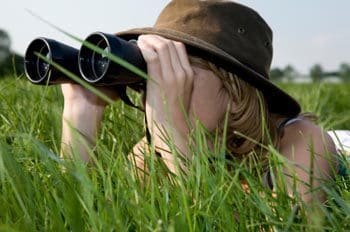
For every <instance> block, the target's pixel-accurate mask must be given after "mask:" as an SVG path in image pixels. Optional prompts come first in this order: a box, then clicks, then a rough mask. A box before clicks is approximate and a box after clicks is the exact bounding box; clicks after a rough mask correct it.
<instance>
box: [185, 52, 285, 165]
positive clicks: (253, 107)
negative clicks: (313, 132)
mask: <svg viewBox="0 0 350 232" xmlns="http://www.w3.org/2000/svg"><path fill="white" fill-rule="evenodd" d="M190 62H191V63H192V64H195V65H197V66H199V67H201V68H207V69H209V70H211V71H212V72H213V73H214V74H216V76H218V77H219V78H220V80H221V81H222V83H223V86H224V88H225V90H226V91H227V93H228V94H229V96H230V99H231V100H232V104H231V107H230V111H229V115H228V122H227V135H226V148H227V151H228V153H229V156H231V157H234V158H238V159H239V160H242V159H244V158H246V157H247V156H248V155H254V156H255V158H257V159H258V160H259V162H260V163H261V164H262V165H263V166H264V167H266V165H267V151H266V149H264V147H265V146H267V145H268V144H271V143H272V145H274V146H276V145H277V144H278V142H279V136H278V130H277V126H276V125H275V123H274V122H273V117H272V114H271V113H270V112H269V111H268V108H267V103H266V102H265V100H264V97H263V94H262V93H261V92H260V91H259V90H258V89H256V88H255V87H253V86H252V85H250V84H249V83H247V82H245V81H244V80H243V79H241V78H239V77H238V76H237V75H235V74H233V73H230V72H228V71H226V70H225V69H223V68H219V67H218V66H216V65H215V64H213V63H211V62H208V61H206V60H203V59H201V58H198V57H192V56H191V57H190ZM223 121H224V120H223ZM219 126H220V127H221V128H219V129H221V130H223V126H224V125H219Z"/></svg>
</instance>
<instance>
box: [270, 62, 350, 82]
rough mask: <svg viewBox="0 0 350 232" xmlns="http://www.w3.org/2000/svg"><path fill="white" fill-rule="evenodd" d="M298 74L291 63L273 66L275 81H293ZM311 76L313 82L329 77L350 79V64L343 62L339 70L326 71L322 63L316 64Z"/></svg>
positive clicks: (312, 68)
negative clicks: (280, 66) (277, 66)
mask: <svg viewBox="0 0 350 232" xmlns="http://www.w3.org/2000/svg"><path fill="white" fill-rule="evenodd" d="M297 75H298V71H297V70H296V69H295V68H294V67H293V66H291V65H287V66H286V67H285V68H272V69H271V71H270V78H271V80H273V81H281V80H286V81H291V80H293V79H294V78H295V77H296V76H297ZM309 76H310V78H311V80H312V81H313V82H318V81H322V80H323V79H325V78H328V77H338V78H340V79H341V80H342V81H350V64H349V63H342V64H340V65H339V68H338V70H335V71H325V70H324V69H323V67H322V66H321V65H320V64H315V65H313V66H312V67H311V68H310V71H309Z"/></svg>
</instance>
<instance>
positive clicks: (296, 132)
mask: <svg viewBox="0 0 350 232" xmlns="http://www.w3.org/2000/svg"><path fill="white" fill-rule="evenodd" d="M283 130H284V131H283V136H282V137H281V142H280V147H281V149H285V148H287V147H291V146H293V145H297V144H299V145H302V144H305V145H306V144H310V145H314V146H322V147H324V146H326V147H325V148H329V149H330V150H333V149H334V150H335V146H334V143H333V140H332V138H331V137H330V136H329V135H328V133H326V132H325V131H324V130H323V129H322V128H320V127H319V126H317V125H316V124H315V123H313V122H312V121H310V120H308V119H301V120H297V121H295V122H293V123H291V124H289V125H287V126H285V127H284V128H283ZM315 148H316V147H315Z"/></svg>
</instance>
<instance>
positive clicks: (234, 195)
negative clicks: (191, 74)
mask: <svg viewBox="0 0 350 232" xmlns="http://www.w3.org/2000/svg"><path fill="white" fill-rule="evenodd" d="M282 87H283V88H285V89H287V90H288V91H289V92H290V93H292V95H294V96H295V97H296V98H297V99H298V100H300V101H301V103H302V105H303V108H304V109H306V110H307V111H313V112H316V113H318V114H319V115H320V123H321V125H324V126H325V127H326V128H328V129H329V128H343V129H344V128H348V129H350V114H348V106H349V103H348V100H347V99H349V96H350V94H349V93H350V91H349V90H350V85H321V86H319V85H304V86H300V85H298V86H294V85H285V86H282ZM0 90H1V91H0V99H1V101H0V131H1V134H0V231H67V230H68V231H257V230H258V231H269V230H276V231H285V230H287V231H288V230H289V231H294V230H313V231H319V230H325V229H326V230H327V229H329V230H335V231H346V230H350V190H349V187H350V185H349V180H344V179H341V178H340V177H339V178H338V177H337V178H335V179H334V181H330V182H328V183H324V185H322V188H323V189H324V191H326V192H327V193H328V203H327V204H318V205H316V206H313V207H311V206H307V205H304V204H303V203H302V202H301V201H300V200H299V198H298V196H297V195H296V197H295V198H291V197H288V195H287V194H285V192H284V190H283V188H281V189H280V190H278V192H277V195H274V194H272V192H271V190H269V189H268V188H266V187H265V185H264V184H263V182H262V180H261V178H260V176H259V175H261V173H259V171H258V168H257V167H256V165H255V164H254V165H250V164H252V163H250V162H248V161H247V162H245V163H244V162H243V163H232V164H231V165H232V169H233V170H234V171H231V172H229V171H227V169H225V165H226V162H228V161H226V160H225V159H223V158H220V157H223V152H222V150H221V149H220V146H217V147H218V149H215V151H210V150H209V149H207V148H206V147H205V146H204V145H203V144H201V142H200V141H202V140H201V134H198V135H196V136H197V140H198V141H199V142H198V143H197V144H198V146H197V147H195V148H193V153H196V154H197V155H196V156H195V157H196V158H195V160H194V161H193V163H192V165H191V167H190V174H189V175H188V176H187V177H183V178H181V177H174V178H175V179H176V184H174V178H165V174H164V168H163V166H162V164H161V163H158V162H157V161H156V160H153V159H150V160H149V162H150V167H151V169H150V173H149V178H148V179H147V181H146V182H145V183H144V184H141V183H139V180H138V179H137V178H135V177H134V175H133V174H132V171H131V167H130V166H131V163H130V162H129V161H128V160H127V158H126V155H127V154H128V153H129V151H130V150H131V148H132V146H133V145H134V144H135V143H136V142H137V141H138V140H139V139H140V138H141V137H142V136H143V135H144V128H143V123H142V122H143V114H142V113H141V112H139V111H138V110H135V109H132V108H130V107H128V106H125V105H124V104H123V103H121V102H116V103H115V104H113V105H112V106H110V107H108V109H107V110H106V113H105V116H104V120H103V126H102V130H101V133H100V136H99V139H98V142H97V148H96V151H95V153H94V156H95V157H94V158H95V159H96V165H94V166H86V165H85V164H83V163H82V162H81V161H80V160H79V159H74V160H70V161H64V160H60V159H59V158H58V154H59V146H60V145H59V144H60V130H61V112H62V105H63V101H62V96H61V92H60V90H59V87H58V86H50V87H42V86H34V85H32V84H30V83H28V82H27V81H26V80H23V79H21V78H14V77H7V78H4V79H1V80H0ZM335 96H337V97H335ZM136 98H137V96H136ZM270 150H271V165H272V166H273V167H274V168H275V169H276V170H277V169H278V167H281V163H282V164H283V163H284V161H283V159H282V158H281V157H280V156H279V154H278V153H277V152H276V151H274V149H273V148H270ZM213 155H215V156H217V157H219V158H218V159H215V160H211V159H209V157H212V156H213ZM209 160H211V161H210V162H209ZM252 169H256V172H254V170H252ZM253 173H254V174H253ZM241 178H244V179H245V180H246V181H247V184H248V185H249V187H250V192H249V193H246V192H245V191H244V189H242V187H241V184H240V179H241ZM311 212H312V213H311Z"/></svg>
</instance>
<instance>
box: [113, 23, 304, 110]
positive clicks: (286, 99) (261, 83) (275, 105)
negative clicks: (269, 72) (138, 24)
mask: <svg viewBox="0 0 350 232" xmlns="http://www.w3.org/2000/svg"><path fill="white" fill-rule="evenodd" d="M142 34H155V35H159V36H163V37H165V38H167V39H171V40H175V41H179V42H182V43H184V44H185V45H186V49H187V51H188V53H189V54H192V55H197V56H199V57H205V58H206V59H207V60H209V61H211V62H213V63H215V64H216V65H218V66H219V67H222V68H224V69H225V70H227V71H229V72H232V73H234V74H236V75H237V76H238V77H239V78H241V79H242V80H244V81H246V82H248V83H249V84H251V85H252V86H254V87H256V88H257V89H259V90H260V91H261V92H262V93H263V94H264V97H265V99H266V101H267V104H268V107H269V110H270V112H272V113H276V114H280V115H283V116H296V115H298V114H299V113H300V110H301V109H300V105H299V104H298V102H297V101H296V100H295V99H294V98H292V97H291V96H290V95H288V94H287V93H286V92H284V91H283V90H281V89H280V88H279V87H277V86H276V85H274V84H273V83H272V82H271V81H269V80H268V79H267V77H264V76H262V75H261V74H259V73H257V72H255V71H254V70H252V69H251V68H250V67H248V66H247V65H245V64H243V63H241V62H240V61H239V60H237V59H236V58H235V57H233V56H231V55H229V54H227V53H226V52H225V51H223V50H222V49H220V48H218V47H216V46H213V45H211V44H209V43H207V42H205V41H203V40H201V39H198V38H196V37H193V36H190V35H188V34H185V33H182V32H179V31H174V30H169V29H162V28H153V27H147V28H136V29H132V30H128V31H123V32H118V33H116V35H117V36H120V37H121V38H124V39H126V40H130V39H137V38H138V36H139V35H142Z"/></svg>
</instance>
